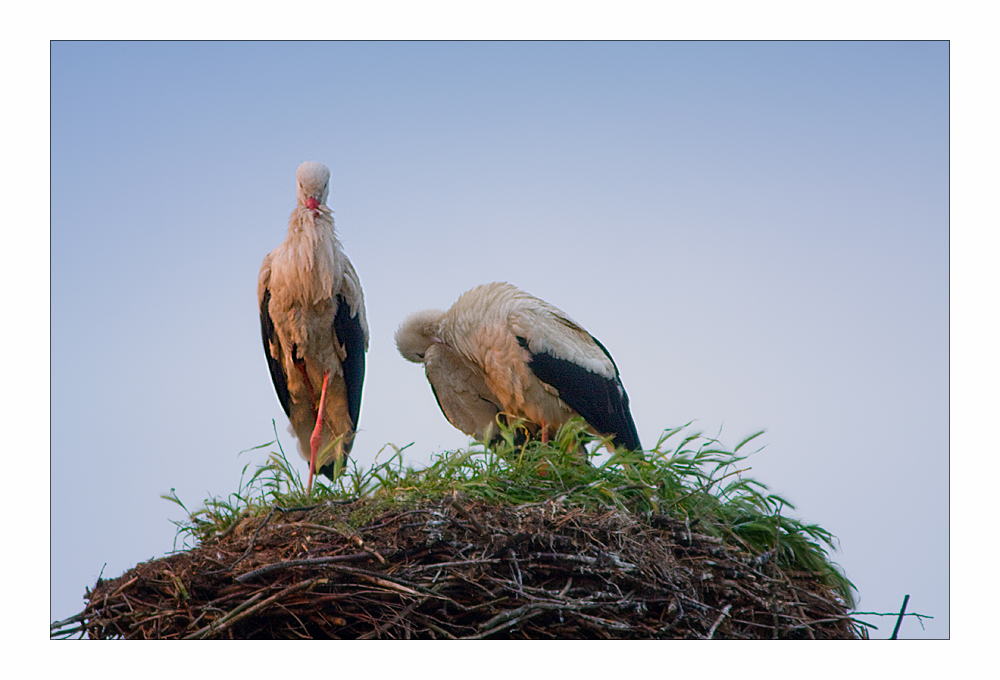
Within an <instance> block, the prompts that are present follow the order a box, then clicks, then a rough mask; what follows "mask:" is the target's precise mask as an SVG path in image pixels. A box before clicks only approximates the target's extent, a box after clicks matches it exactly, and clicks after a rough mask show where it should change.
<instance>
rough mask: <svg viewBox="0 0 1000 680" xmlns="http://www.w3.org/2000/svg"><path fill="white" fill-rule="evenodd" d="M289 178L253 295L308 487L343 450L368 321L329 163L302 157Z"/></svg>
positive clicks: (353, 421)
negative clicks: (282, 223) (290, 197)
mask: <svg viewBox="0 0 1000 680" xmlns="http://www.w3.org/2000/svg"><path fill="white" fill-rule="evenodd" d="M296 179H297V181H298V186H297V196H298V205H297V206H296V207H295V209H294V210H293V211H292V214H291V216H290V217H289V220H288V233H287V234H286V235H285V240H284V241H283V242H282V243H281V244H280V245H279V246H278V247H277V248H275V249H274V250H272V251H271V252H270V253H269V254H268V255H267V256H266V257H265V258H264V262H263V264H262V265H261V268H260V277H259V279H258V283H257V302H258V305H259V307H260V321H261V333H262V336H263V340H264V352H265V354H266V356H267V362H268V367H269V368H270V371H271V378H272V380H273V382H274V387H275V390H276V392H277V393H278V400H279V401H280V402H281V405H282V408H284V410H285V414H286V415H287V416H288V418H289V421H290V422H291V429H292V430H293V431H294V433H295V435H296V437H297V438H298V440H299V451H300V453H301V454H302V456H303V457H304V458H306V459H307V460H309V461H310V466H309V489H310V491H311V489H312V477H313V475H314V474H315V473H316V472H323V473H324V474H326V475H327V476H330V475H331V474H332V467H333V465H332V464H333V461H334V460H335V459H336V460H341V461H342V460H343V459H344V457H345V456H346V455H347V454H348V453H350V450H351V446H352V444H353V439H354V433H355V432H356V430H357V425H358V416H359V415H360V408H361V387H362V384H363V382H364V374H365V354H364V353H365V351H367V349H368V322H367V320H366V318H365V303H364V295H363V294H362V291H361V282H360V281H359V280H358V275H357V273H355V271H354V267H353V266H352V265H351V261H350V260H349V259H348V258H347V255H345V254H344V252H343V250H342V249H341V245H340V241H338V240H337V235H336V232H335V231H334V224H333V216H332V213H331V211H330V209H329V208H328V207H327V206H326V198H327V195H328V193H329V181H330V170H329V169H328V168H327V167H326V166H325V165H323V164H321V163H315V162H312V161H307V162H305V163H303V164H302V165H300V166H299V169H298V171H297V172H296ZM321 404H322V417H319V416H320V410H321V409H320V405H321ZM331 444H333V446H332V447H331V446H330V445H331ZM324 454H325V455H324ZM317 455H320V456H321V457H322V460H317Z"/></svg>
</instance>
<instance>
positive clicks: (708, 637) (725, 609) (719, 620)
mask: <svg viewBox="0 0 1000 680" xmlns="http://www.w3.org/2000/svg"><path fill="white" fill-rule="evenodd" d="M732 608H733V605H731V604H727V605H726V606H725V607H723V608H722V613H721V614H719V618H717V619H716V620H715V623H713V624H712V627H711V628H709V629H708V635H706V636H705V639H706V640H711V639H712V636H713V635H715V629H716V628H718V627H719V624H720V623H722V619H724V618H726V614H728V613H729V610H730V609H732Z"/></svg>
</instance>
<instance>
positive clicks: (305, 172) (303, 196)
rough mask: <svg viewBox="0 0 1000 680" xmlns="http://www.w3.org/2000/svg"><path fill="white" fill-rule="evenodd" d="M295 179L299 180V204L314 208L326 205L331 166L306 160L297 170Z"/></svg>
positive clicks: (297, 190) (297, 191)
mask: <svg viewBox="0 0 1000 680" xmlns="http://www.w3.org/2000/svg"><path fill="white" fill-rule="evenodd" d="M295 179H296V180H298V188H297V189H296V193H297V194H298V198H299V205H304V206H305V207H307V208H310V209H312V210H316V209H317V208H319V207H320V206H321V205H326V197H327V194H329V193H330V168H328V167H326V166H325V165H323V164H322V163H317V162H316V161H306V162H305V163H303V164H302V165H300V166H299V169H298V170H297V171H296V172H295Z"/></svg>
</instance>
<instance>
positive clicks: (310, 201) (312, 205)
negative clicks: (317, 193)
mask: <svg viewBox="0 0 1000 680" xmlns="http://www.w3.org/2000/svg"><path fill="white" fill-rule="evenodd" d="M306 207H307V208H309V209H310V210H316V209H317V208H319V201H317V200H316V199H315V198H313V197H312V196H310V197H309V198H307V199H306Z"/></svg>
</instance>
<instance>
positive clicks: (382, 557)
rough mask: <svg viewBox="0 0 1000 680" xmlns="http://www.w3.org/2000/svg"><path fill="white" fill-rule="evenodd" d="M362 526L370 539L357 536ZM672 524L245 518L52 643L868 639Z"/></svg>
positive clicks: (285, 513)
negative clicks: (74, 639)
mask: <svg viewBox="0 0 1000 680" xmlns="http://www.w3.org/2000/svg"><path fill="white" fill-rule="evenodd" d="M354 527H358V528H354ZM774 562H775V560H773V559H771V553H767V552H766V553H763V554H752V553H751V552H749V551H748V550H746V549H745V548H743V547H742V546H735V547H734V546H731V545H727V544H725V543H724V542H723V541H722V540H721V539H719V538H716V537H712V536H708V535H704V534H701V533H699V532H698V530H697V526H694V527H691V526H686V525H685V523H684V522H682V521H679V520H677V519H676V518H671V517H668V516H665V515H645V516H644V515H639V514H632V513H628V512H625V511H622V510H614V509H607V510H603V511H585V510H583V509H582V508H580V507H573V506H569V505H566V504H563V503H559V502H557V501H546V502H544V503H532V504H526V505H521V506H502V505H491V504H487V503H484V502H481V501H472V500H469V499H466V498H456V497H455V496H449V497H448V498H445V499H443V500H441V501H440V502H437V503H427V502H424V503H422V504H419V505H415V506H409V507H401V508H400V507H397V508H393V509H391V510H389V511H383V512H379V511H378V507H377V506H376V505H375V504H374V503H373V502H372V501H371V499H363V500H359V501H355V502H352V503H333V502H331V503H326V504H323V505H321V506H317V507H313V508H309V509H281V508H275V510H273V511H272V512H271V513H270V514H269V515H267V516H264V517H246V518H244V519H243V520H242V521H240V522H238V523H237V524H235V525H234V526H233V529H232V530H230V531H228V532H226V534H225V535H222V536H220V537H218V538H215V539H210V540H208V541H205V542H203V543H202V544H201V545H199V546H198V547H197V548H195V549H192V550H189V551H186V552H181V553H177V554H174V555H171V556H168V557H166V558H163V559H157V560H152V561H150V562H146V563H143V564H139V565H138V566H136V567H135V568H133V569H130V570H129V571H128V572H126V573H125V574H124V575H122V576H121V577H120V578H117V579H114V580H110V581H100V580H99V581H98V583H97V585H96V587H95V588H94V590H93V592H89V593H88V595H87V599H88V600H89V604H88V605H87V607H86V609H85V610H84V611H83V612H82V613H81V614H78V615H77V616H74V617H72V618H70V619H67V620H66V621H61V622H58V623H56V624H53V636H54V637H67V636H70V635H76V634H79V635H81V636H82V635H86V636H88V637H90V638H141V639H151V638H152V639H183V638H237V639H260V638H267V639H276V638H286V639H299V638H306V639H310V638H315V639H329V638H341V639H372V638H382V639H399V638H407V639H409V638H437V639H442V638H445V639H450V638H515V639H552V638H559V639H574V638H575V639H580V638H588V639H589V638H606V639H612V638H615V639H620V638H631V639H636V638H644V639H650V638H674V639H677V638H713V637H714V638H730V639H739V638H742V639H761V638H764V639H770V638H806V639H809V638H813V639H822V638H857V637H863V636H864V633H863V628H861V627H860V626H859V625H858V624H857V622H855V621H854V620H853V619H851V617H850V616H849V614H848V610H847V607H846V606H845V603H844V602H843V601H842V600H841V599H840V598H839V597H838V596H837V594H836V593H835V592H834V591H833V590H832V589H831V588H830V587H829V586H828V585H826V584H825V583H824V582H823V581H822V579H820V578H819V577H818V576H817V575H814V574H808V573H801V572H798V573H789V572H787V571H785V570H781V569H779V568H778V566H776V565H775V564H774Z"/></svg>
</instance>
